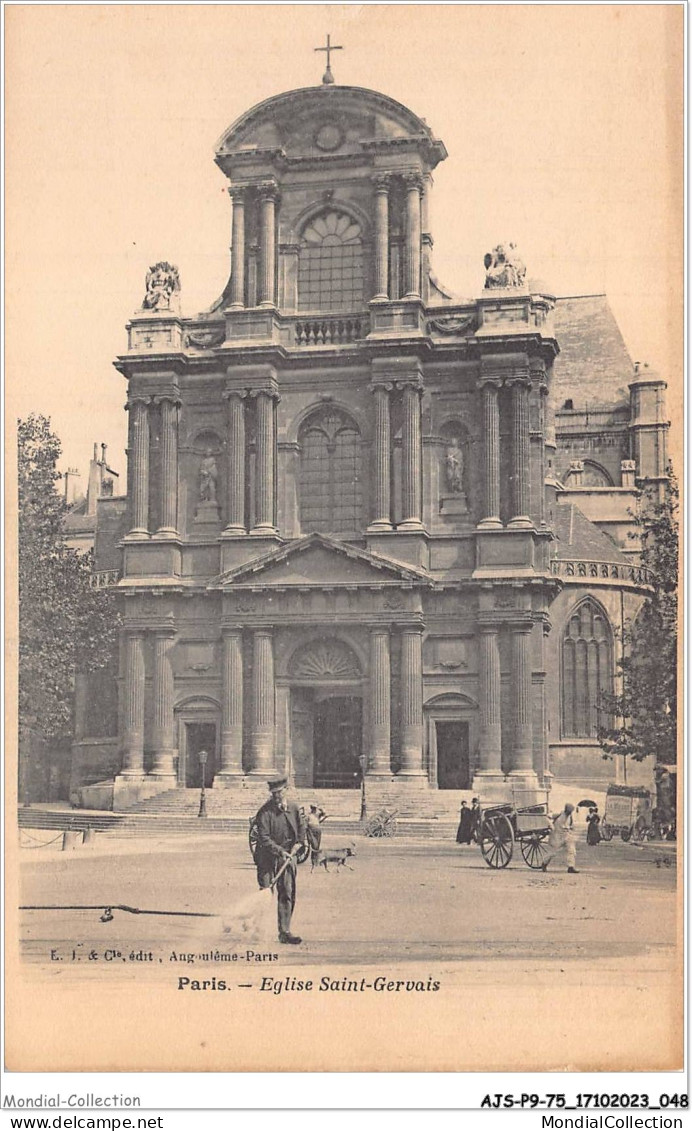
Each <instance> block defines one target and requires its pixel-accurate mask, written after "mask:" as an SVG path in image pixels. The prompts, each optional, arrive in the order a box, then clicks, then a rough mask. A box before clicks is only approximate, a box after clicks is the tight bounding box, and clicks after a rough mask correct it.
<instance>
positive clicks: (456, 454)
mask: <svg viewBox="0 0 692 1131" xmlns="http://www.w3.org/2000/svg"><path fill="white" fill-rule="evenodd" d="M445 480H446V483H447V488H448V490H450V491H451V492H452V494H453V495H459V494H461V492H462V491H463V489H464V455H463V452H462V450H461V444H460V443H459V440H458V438H457V437H456V436H453V437H452V438H451V440H450V441H449V443H448V445H447V452H446V455H445Z"/></svg>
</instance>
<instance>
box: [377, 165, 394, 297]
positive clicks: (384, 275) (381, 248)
mask: <svg viewBox="0 0 692 1131" xmlns="http://www.w3.org/2000/svg"><path fill="white" fill-rule="evenodd" d="M373 181H374V185H375V294H374V296H373V297H374V298H376V299H386V298H388V297H389V185H390V181H391V177H390V175H389V174H388V173H381V174H379V175H378V176H376V177H374V178H373Z"/></svg>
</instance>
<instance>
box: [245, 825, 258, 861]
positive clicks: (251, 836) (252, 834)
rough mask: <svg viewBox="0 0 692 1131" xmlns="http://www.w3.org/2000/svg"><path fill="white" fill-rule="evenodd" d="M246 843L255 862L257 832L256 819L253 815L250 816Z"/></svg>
mask: <svg viewBox="0 0 692 1131" xmlns="http://www.w3.org/2000/svg"><path fill="white" fill-rule="evenodd" d="M247 839H248V844H249V845H250V852H251V853H252V859H253V860H254V861H255V864H256V863H257V846H258V843H259V836H258V834H257V821H256V820H255V818H254V817H251V818H250V831H249V833H248V837H247Z"/></svg>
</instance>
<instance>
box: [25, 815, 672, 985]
mask: <svg viewBox="0 0 692 1131" xmlns="http://www.w3.org/2000/svg"><path fill="white" fill-rule="evenodd" d="M35 836H36V838H37V840H38V839H43V840H45V841H47V840H49V839H51V838H50V837H48V836H46V834H45V833H42V834H39V833H37V834H35ZM23 843H24V844H27V845H28V844H29V843H30V842H29V841H28V840H27V839H23ZM34 843H37V841H35V842H34ZM325 843H329V841H328V840H327V838H325ZM58 847H59V845H58V844H57V843H56V844H55V846H54V851H52V852H51V848H46V849H41V848H37V849H36V850H35V851H31V850H30V849H29V848H27V849H25V850H23V851H22V853H21V862H22V889H21V902H22V903H23V904H31V905H35V904H64V905H75V904H77V905H81V904H104V903H113V904H127V905H130V906H135V907H139V908H147V909H152V910H168V911H187V912H190V911H195V912H199V911H205V912H214V913H217V912H219V911H221V912H222V913H223V918H224V920H225V923H226V924H227V925H230V926H231V928H232V929H231V932H230V934H228V933H226V934H222V932H221V930H220V924H219V922H218V921H217V920H213V921H210V922H205V921H204V920H185V919H184V918H176V917H160V916H156V917H155V916H148V915H146V916H145V915H139V916H134V915H130V914H127V913H124V912H115V913H114V919H113V921H111V922H107V923H102V922H101V921H100V913H99V912H98V911H87V912H82V911H27V912H24V913H23V914H22V948H23V952H24V954H25V956H26V957H27V958H29V959H30V960H32V961H33V962H40V961H41V960H49V958H50V950H51V949H52V948H55V947H58V948H60V953H61V955H62V951H63V949H64V948H65V947H66V946H67V945H68V944H69V949H70V951H71V949H72V944H73V942H75V941H76V942H77V943H81V944H83V945H82V947H81V949H82V950H88V949H92V948H94V947H96V948H100V949H103V948H106V947H108V948H114V947H115V948H117V949H120V950H123V949H124V948H126V949H127V950H128V952H129V951H130V950H132V949H137V948H139V947H145V948H147V949H148V950H152V948H153V949H154V951H156V952H157V954H156V957H157V958H158V957H164V958H165V959H166V961H168V950H169V949H170V948H171V947H173V946H174V945H178V944H180V946H181V947H184V948H188V949H196V950H200V949H203V947H204V946H206V944H207V943H216V945H217V946H219V947H221V948H222V949H225V950H232V949H234V947H235V944H236V943H244V942H248V941H249V942H250V943H252V944H254V943H255V942H257V943H259V942H262V943H264V944H267V945H264V946H263V948H262V949H264V950H270V951H276V950H278V949H280V950H281V960H282V964H285V963H290V964H302V963H314V962H316V961H318V962H320V963H324V962H328V963H329V962H339V963H341V962H343V960H344V959H345V958H348V959H349V960H351V961H357V962H365V963H379V962H381V961H382V960H383V959H384V960H390V959H393V958H396V959H397V960H400V959H401V960H406V959H411V960H421V959H432V958H436V959H445V960H453V961H454V960H456V961H459V960H467V961H468V960H469V959H479V958H482V959H490V958H500V957H502V958H510V959H519V958H527V957H530V958H534V959H535V958H538V957H540V958H545V959H551V960H554V961H555V960H558V961H559V960H562V959H563V958H579V957H581V958H598V957H612V956H613V955H621V956H624V955H642V954H644V953H645V952H647V951H650V950H651V949H654V950H655V949H657V948H665V947H670V946H672V945H673V943H674V935H675V878H676V877H675V869H674V868H668V867H665V866H664V867H660V868H657V867H656V866H655V864H654V862H653V860H654V858H653V852H652V851H649V850H638V849H636V848H633V847H630V846H627V845H623V844H621V843H620V842H619V841H613V842H612V843H610V844H603V845H600V846H599V847H598V848H593V849H592V848H588V847H587V846H586V845H585V844H584V845H580V848H579V860H578V864H579V867H580V874H579V875H578V876H570V875H567V874H566V872H565V869H564V866H563V865H561V864H560V865H558V864H557V862H556V864H555V865H553V866H551V870H550V872H549V873H548V874H546V875H544V874H543V873H542V872H536V871H532V870H530V869H529V868H528V867H526V865H525V864H524V862H523V860H522V859H521V856H520V854H519V853H518V851H517V852H516V854H515V857H514V859H513V860H512V863H511V864H510V866H509V867H508V868H507V869H505V870H497V871H496V870H493V869H490V868H488V867H487V865H486V864H485V863H484V862H483V860H482V857H481V855H480V852H479V850H478V848H476V847H465V848H459V847H458V846H457V845H455V844H450V843H448V842H438V841H409V842H406V841H405V840H403V839H399V838H397V839H395V840H391V841H372V840H369V839H367V838H359V840H358V846H357V855H356V858H355V860H354V862H353V864H354V870H353V871H348V870H346V869H342V870H341V871H339V872H336V871H330V872H329V873H326V872H324V871H323V870H322V869H319V870H318V871H316V872H315V873H314V874H312V873H311V872H310V864H309V862H308V863H307V864H305V865H303V866H302V867H301V868H300V872H299V891H298V904H297V910H296V913H295V916H294V922H293V926H294V929H295V930H296V931H297V932H298V933H300V934H301V935H302V936H303V937H304V939H305V942H304V944H303V945H302V946H301V947H300V948H295V949H294V948H290V949H289V948H286V947H282V948H278V947H277V945H276V942H275V938H274V937H273V920H272V914H271V912H270V913H269V920H268V925H267V917H266V916H265V917H264V920H262V917H261V916H260V915H259V913H258V914H255V905H261V904H262V903H264V904H268V899H267V897H266V896H261V897H259V898H258V897H257V896H256V895H255V894H254V893H255V891H256V888H255V883H254V869H253V867H252V864H251V862H250V858H249V855H248V851H247V847H246V842H245V840H244V838H242V837H240V836H237V837H221V836H207V837H201V838H194V839H192V838H188V837H185V838H184V839H183V838H180V837H178V838H175V837H170V838H168V839H165V840H153V839H150V838H146V839H144V838H142V839H137V840H134V841H133V840H128V841H126V840H122V841H120V840H117V839H114V838H102V839H101V840H97V844H96V846H95V848H93V849H91V848H81V849H77V850H76V851H74V852H69V853H65V852H58V851H57V849H58ZM246 896H249V897H250V898H249V900H248V901H246V899H245V897H246ZM236 907H238V908H239V911H238V912H235V911H234V908H236ZM193 943H194V946H193ZM198 944H199V945H198ZM231 944H232V945H231ZM236 949H238V948H237V947H236ZM255 949H257V948H255ZM159 950H161V954H160V955H159V953H158V951H159ZM240 950H242V947H241V948H240ZM164 952H165V953H164ZM65 957H66V956H65ZM155 964H156V963H151V964H150V965H155ZM159 965H162V963H159Z"/></svg>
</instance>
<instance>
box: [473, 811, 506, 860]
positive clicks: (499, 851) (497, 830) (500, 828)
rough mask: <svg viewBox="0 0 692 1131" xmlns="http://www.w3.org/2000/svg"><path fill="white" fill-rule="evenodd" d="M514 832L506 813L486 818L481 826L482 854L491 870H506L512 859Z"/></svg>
mask: <svg viewBox="0 0 692 1131" xmlns="http://www.w3.org/2000/svg"><path fill="white" fill-rule="evenodd" d="M513 850H514V832H513V831H512V823H511V821H510V820H509V818H508V817H505V815H504V813H496V814H495V815H494V816H492V817H485V818H484V819H483V824H482V826H481V852H482V853H483V859H484V860H485V862H486V864H487V865H488V867H489V868H506V867H507V865H508V864H509V862H510V860H511V859H512V852H513Z"/></svg>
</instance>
